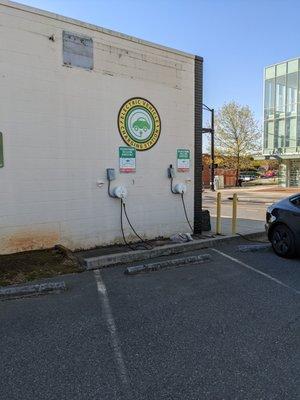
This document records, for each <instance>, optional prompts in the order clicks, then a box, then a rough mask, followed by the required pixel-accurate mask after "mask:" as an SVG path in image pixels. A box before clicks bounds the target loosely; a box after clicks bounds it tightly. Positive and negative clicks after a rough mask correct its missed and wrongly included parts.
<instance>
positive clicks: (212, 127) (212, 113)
mask: <svg viewBox="0 0 300 400" xmlns="http://www.w3.org/2000/svg"><path fill="white" fill-rule="evenodd" d="M210 172H211V177H210V179H211V185H210V188H211V190H212V191H214V190H215V110H214V109H212V110H211V171H210Z"/></svg>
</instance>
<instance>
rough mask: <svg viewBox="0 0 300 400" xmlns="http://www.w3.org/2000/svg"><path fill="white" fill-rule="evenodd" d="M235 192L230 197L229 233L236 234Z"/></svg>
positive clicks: (236, 199)
mask: <svg viewBox="0 0 300 400" xmlns="http://www.w3.org/2000/svg"><path fill="white" fill-rule="evenodd" d="M237 201H238V198H237V194H236V193H234V194H233V198H232V220H231V233H232V234H233V235H235V234H236V214H237Z"/></svg>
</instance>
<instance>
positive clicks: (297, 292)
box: [212, 249, 300, 294]
mask: <svg viewBox="0 0 300 400" xmlns="http://www.w3.org/2000/svg"><path fill="white" fill-rule="evenodd" d="M212 250H213V251H214V252H216V253H218V254H221V255H222V256H223V257H226V258H228V259H229V260H231V261H234V262H235V263H237V264H240V265H242V266H243V267H245V268H248V269H250V270H251V271H253V272H256V273H257V274H259V275H262V276H264V277H265V278H267V279H269V280H271V281H273V282H275V283H277V284H278V285H280V286H283V287H285V288H287V289H289V290H292V291H293V292H294V293H296V294H300V292H299V290H297V289H294V288H293V287H291V286H288V285H286V284H285V283H283V282H281V281H279V280H278V279H276V278H273V276H271V275H268V274H266V273H264V272H262V271H259V270H258V269H255V268H253V267H251V265H248V264H246V263H244V262H243V261H240V260H238V259H237V258H234V257H231V256H229V255H228V254H225V253H223V252H222V251H220V250H217V249H212Z"/></svg>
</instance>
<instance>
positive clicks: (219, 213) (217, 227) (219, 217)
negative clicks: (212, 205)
mask: <svg viewBox="0 0 300 400" xmlns="http://www.w3.org/2000/svg"><path fill="white" fill-rule="evenodd" d="M216 234H217V235H221V193H220V192H218V193H217V221H216Z"/></svg>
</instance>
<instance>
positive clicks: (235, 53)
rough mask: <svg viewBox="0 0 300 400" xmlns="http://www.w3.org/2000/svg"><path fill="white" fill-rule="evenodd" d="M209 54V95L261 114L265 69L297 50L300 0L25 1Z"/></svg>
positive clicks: (212, 100) (214, 103)
mask: <svg viewBox="0 0 300 400" xmlns="http://www.w3.org/2000/svg"><path fill="white" fill-rule="evenodd" d="M21 2H22V3H24V4H27V5H31V6H34V7H38V8H42V9H45V10H48V11H53V12H56V13H58V14H62V15H65V16H69V17H73V18H76V19H80V20H83V21H86V22H91V23H94V24H96V25H100V26H103V27H105V28H109V29H113V30H117V31H120V32H123V33H126V34H129V35H133V36H137V37H139V38H142V39H146V40H149V41H153V42H156V43H160V44H163V45H166V46H170V47H174V48H177V49H180V50H184V51H187V52H190V53H193V54H198V55H200V56H203V57H204V61H205V70H204V90H205V92H204V101H205V103H206V104H207V105H208V106H210V107H215V108H218V107H220V106H222V104H223V103H224V102H228V101H231V100H235V101H237V102H239V103H240V104H248V105H249V106H250V107H251V108H252V109H253V111H254V112H255V115H256V118H257V119H258V120H261V118H262V93H263V89H262V86H263V68H264V66H266V65H269V64H272V63H275V62H279V61H281V60H285V59H289V58H294V57H298V56H300V29H299V28H298V25H299V15H300V2H299V1H298V0H259V1H258V0H198V1H197V0H151V1H146V0H85V1H82V0H23V1H21Z"/></svg>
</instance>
